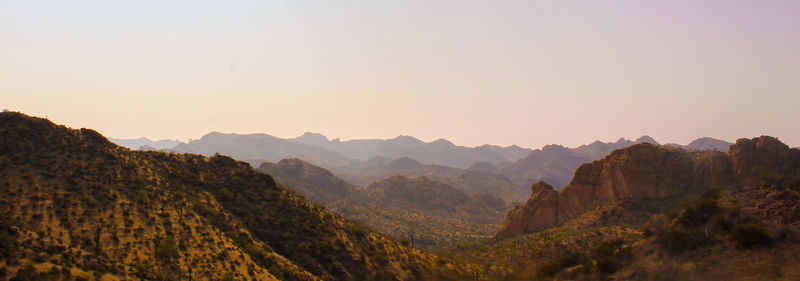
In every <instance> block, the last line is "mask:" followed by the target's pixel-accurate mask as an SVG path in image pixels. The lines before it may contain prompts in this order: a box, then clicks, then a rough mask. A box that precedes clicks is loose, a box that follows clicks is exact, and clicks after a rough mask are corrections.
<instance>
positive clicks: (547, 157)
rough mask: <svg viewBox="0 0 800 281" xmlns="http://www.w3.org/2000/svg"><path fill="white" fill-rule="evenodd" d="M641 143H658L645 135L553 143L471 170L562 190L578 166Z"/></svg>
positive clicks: (474, 165)
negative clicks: (515, 158) (573, 143)
mask: <svg viewBox="0 0 800 281" xmlns="http://www.w3.org/2000/svg"><path fill="white" fill-rule="evenodd" d="M637 143H653V144H658V143H657V142H656V141H655V140H653V139H652V138H651V137H649V136H642V137H640V138H638V139H636V140H635V141H630V140H626V139H623V138H620V139H619V140H617V141H616V142H609V143H604V142H600V141H595V142H593V143H591V144H587V145H582V146H579V147H576V148H568V147H565V146H562V145H555V144H553V145H547V146H544V147H542V148H541V149H536V150H534V151H531V152H530V154H528V156H526V157H525V158H522V159H520V160H518V161H516V162H504V163H499V164H492V163H488V162H483V163H475V164H473V165H472V166H471V167H470V168H469V170H472V171H483V172H487V173H492V174H497V175H501V176H502V177H504V178H507V179H509V180H510V181H511V182H513V183H515V184H518V185H524V186H529V185H531V184H532V183H534V182H538V181H545V182H548V183H551V184H553V185H554V186H555V188H556V189H560V188H562V187H564V186H565V185H566V184H567V183H569V181H570V180H571V179H572V175H573V172H574V171H575V168H577V167H578V166H580V165H581V164H583V163H587V162H591V161H593V160H597V159H600V158H602V157H603V156H606V155H608V153H609V152H611V151H612V150H615V149H619V148H623V147H628V146H631V145H633V144H637Z"/></svg>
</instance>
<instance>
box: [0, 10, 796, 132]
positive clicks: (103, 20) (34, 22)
mask: <svg viewBox="0 0 800 281" xmlns="http://www.w3.org/2000/svg"><path fill="white" fill-rule="evenodd" d="M799 15H800V1H736V0H726V1H696V0H693V1H430V0H428V1H414V0H411V1H311V0H309V1H142V0H138V1H133V0H130V1H122V0H116V1H109V0H103V1H35V0H26V1H9V0H0V107H1V108H4V109H9V110H14V111H21V112H23V113H26V114H29V115H35V116H40V117H47V118H49V119H50V120H52V121H54V122H56V123H60V124H65V125H67V126H70V127H74V128H81V127H87V128H93V129H95V130H97V131H99V132H101V133H103V134H104V135H106V136H109V137H117V138H138V137H148V138H151V139H181V140H184V141H185V140H187V139H189V138H194V139H197V138H200V137H201V136H202V135H204V134H206V133H208V132H211V131H219V132H227V133H267V134H271V135H274V136H278V137H284V138H286V137H295V136H299V135H301V134H302V133H303V132H306V131H311V132H319V133H322V134H325V135H326V136H328V137H331V138H342V139H343V140H347V139H363V138H393V137H395V136H397V135H412V136H415V137H417V138H420V139H422V140H425V141H432V140H436V139H439V138H445V139H448V140H450V141H452V142H454V143H456V144H458V145H465V146H476V145H481V144H485V143H489V144H497V145H503V146H505V145H511V144H517V145H520V146H523V147H532V148H536V147H541V146H543V145H546V144H551V143H558V144H564V145H567V146H577V145H580V144H585V143H590V142H592V141H594V140H601V141H614V140H616V139H617V138H619V137H625V138H629V139H635V138H637V137H639V136H641V135H645V134H646V135H650V136H652V137H653V138H655V139H656V140H658V141H660V142H662V143H666V142H676V143H683V144H685V143H688V142H689V141H691V140H693V139H695V138H698V137H703V136H709V137H714V138H719V139H724V140H727V141H734V140H736V139H737V138H742V137H747V138H751V137H756V136H760V135H772V136H776V137H778V138H779V139H781V140H782V141H784V142H785V143H787V144H789V145H791V146H800V130H798V129H800V126H798V120H800V110H799V109H798V108H799V107H800V51H798V50H800V16H799Z"/></svg>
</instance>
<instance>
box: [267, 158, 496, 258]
mask: <svg viewBox="0 0 800 281" xmlns="http://www.w3.org/2000/svg"><path fill="white" fill-rule="evenodd" d="M403 163H410V164H412V165H414V164H413V163H416V162H415V161H414V162H408V161H400V163H399V164H397V165H398V166H401V167H405V164H403ZM259 171H261V172H264V173H269V174H271V175H275V177H276V179H277V181H278V182H279V183H280V184H281V185H282V186H284V187H286V188H287V189H290V190H294V191H297V192H298V193H300V194H301V195H303V196H305V197H307V198H309V200H311V201H312V202H315V203H318V204H323V205H325V206H327V207H329V208H330V209H332V210H334V211H336V212H338V213H341V214H343V215H344V216H345V217H347V218H349V219H353V220H356V221H359V222H362V223H364V224H366V225H368V226H370V227H373V228H375V229H377V230H379V231H380V232H382V233H386V234H389V235H390V236H393V237H396V238H398V239H407V240H411V241H410V242H413V243H414V245H415V246H419V247H424V248H441V247H451V246H453V245H455V244H457V243H465V242H475V241H477V240H487V239H488V238H489V237H490V236H491V234H493V233H494V232H496V231H497V229H498V228H499V227H500V223H501V222H502V221H503V218H504V216H505V212H506V211H508V209H507V207H506V206H507V203H506V202H505V201H503V200H502V199H499V198H497V197H495V196H493V195H491V194H487V193H477V194H472V195H468V194H466V193H464V192H463V191H461V190H458V189H456V188H454V187H452V186H450V185H448V184H445V183H442V182H438V181H435V180H433V179H430V178H427V177H412V178H410V177H404V176H390V177H387V178H385V179H382V180H378V181H376V182H374V183H371V184H370V185H368V186H366V187H364V188H358V187H354V186H353V185H351V184H349V183H347V182H346V181H344V180H342V179H340V178H338V177H336V176H335V175H333V174H332V173H330V172H328V171H327V170H325V169H323V168H321V167H317V166H314V165H312V164H310V163H306V162H303V161H302V160H297V159H285V160H281V161H280V162H278V163H264V164H262V165H261V167H259Z"/></svg>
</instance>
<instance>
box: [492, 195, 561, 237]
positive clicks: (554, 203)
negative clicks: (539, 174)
mask: <svg viewBox="0 0 800 281" xmlns="http://www.w3.org/2000/svg"><path fill="white" fill-rule="evenodd" d="M558 198H559V197H558V192H556V191H555V190H553V187H552V186H550V185H549V184H547V183H545V182H542V181H540V182H537V183H534V184H533V186H532V187H531V198H530V199H528V202H526V203H525V204H522V205H519V206H517V207H516V208H514V209H513V210H511V211H510V212H508V215H507V217H506V220H505V223H504V224H503V227H502V228H501V229H500V232H498V233H497V234H495V237H497V238H499V239H502V238H507V237H513V236H517V235H520V234H523V233H529V232H534V231H539V230H542V229H546V228H549V227H551V226H554V225H556V224H558V223H559V219H558Z"/></svg>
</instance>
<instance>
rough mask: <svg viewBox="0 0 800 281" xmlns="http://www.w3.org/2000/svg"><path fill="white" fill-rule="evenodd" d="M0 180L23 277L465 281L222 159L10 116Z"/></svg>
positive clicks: (9, 272) (4, 235)
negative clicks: (137, 146) (142, 146)
mask: <svg viewBox="0 0 800 281" xmlns="http://www.w3.org/2000/svg"><path fill="white" fill-rule="evenodd" d="M0 179H2V180H1V181H2V183H1V184H0V188H1V189H2V192H0V202H1V203H0V251H2V253H3V255H1V256H0V260H2V261H0V264H2V266H0V267H2V268H0V272H2V273H3V274H4V277H6V276H7V277H9V278H12V279H13V280H51V279H69V280H73V279H75V278H82V279H83V280H99V279H103V280H118V279H125V280H153V279H158V280H193V279H200V280H368V279H372V280H378V279H380V280H431V279H433V280H436V279H439V278H441V277H442V276H450V277H449V278H457V279H458V278H461V279H463V278H467V276H466V275H465V274H466V271H465V270H463V269H462V267H461V266H459V265H457V264H453V263H451V262H448V261H446V260H445V259H442V258H440V257H436V256H434V255H432V254H429V253H426V252H423V251H420V250H416V249H413V248H410V247H406V246H404V245H402V244H401V243H399V242H396V241H395V240H393V239H389V238H387V237H384V236H383V235H380V234H378V233H375V232H373V231H370V230H369V229H367V228H365V227H363V226H361V225H360V224H358V223H354V222H352V221H349V220H347V219H344V218H342V217H341V216H340V215H338V214H336V213H333V212H330V211H328V210H326V209H324V208H321V207H317V206H315V205H313V204H310V203H309V202H308V201H306V200H304V199H303V198H302V197H300V196H298V195H297V194H296V193H294V192H290V191H287V190H285V189H283V188H281V187H279V186H278V185H276V183H275V182H274V180H273V178H272V177H271V176H269V175H266V174H263V173H258V172H256V171H255V170H253V169H252V168H251V167H250V166H249V165H248V164H247V163H244V162H238V161H235V160H233V159H231V158H229V157H226V156H219V155H216V156H213V157H210V158H209V157H204V156H200V155H193V154H169V153H163V152H151V151H132V150H129V149H127V148H123V147H119V146H117V145H115V144H113V143H111V142H109V141H108V140H107V139H106V138H105V137H103V136H102V135H101V134H99V133H97V132H95V131H93V130H90V129H80V130H74V129H69V128H66V127H63V126H58V125H55V124H53V123H51V122H49V121H47V120H45V119H40V118H34V117H28V116H26V115H23V114H19V113H13V112H3V113H0ZM454 276H461V277H454Z"/></svg>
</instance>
